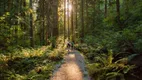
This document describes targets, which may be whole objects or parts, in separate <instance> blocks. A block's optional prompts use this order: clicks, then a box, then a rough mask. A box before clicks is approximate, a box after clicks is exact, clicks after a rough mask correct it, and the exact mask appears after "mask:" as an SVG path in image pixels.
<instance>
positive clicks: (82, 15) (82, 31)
mask: <svg viewBox="0 0 142 80" xmlns="http://www.w3.org/2000/svg"><path fill="white" fill-rule="evenodd" d="M81 23H82V24H81V26H82V28H81V38H82V39H81V42H83V38H84V0H81Z"/></svg>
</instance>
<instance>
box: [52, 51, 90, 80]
mask: <svg viewBox="0 0 142 80" xmlns="http://www.w3.org/2000/svg"><path fill="white" fill-rule="evenodd" d="M64 60H65V62H64V63H63V64H62V65H61V66H60V68H59V69H58V70H57V71H56V72H54V74H53V76H52V77H51V80H90V79H89V76H88V72H87V71H86V68H85V63H84V58H83V56H82V55H81V54H80V53H79V52H78V51H76V50H72V51H70V52H69V53H68V55H66V56H65V58H64Z"/></svg>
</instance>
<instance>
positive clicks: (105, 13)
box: [105, 0, 107, 17]
mask: <svg viewBox="0 0 142 80" xmlns="http://www.w3.org/2000/svg"><path fill="white" fill-rule="evenodd" d="M105 17H107V0H105Z"/></svg>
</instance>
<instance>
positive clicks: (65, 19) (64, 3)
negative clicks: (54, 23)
mask: <svg viewBox="0 0 142 80" xmlns="http://www.w3.org/2000/svg"><path fill="white" fill-rule="evenodd" d="M65 34H66V0H64V42H65V38H66V35H65Z"/></svg>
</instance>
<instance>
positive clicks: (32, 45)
mask: <svg viewBox="0 0 142 80" xmlns="http://www.w3.org/2000/svg"><path fill="white" fill-rule="evenodd" d="M32 6H33V5H32V0H30V8H31V9H32ZM30 45H31V47H34V36H33V15H32V13H30Z"/></svg>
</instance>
